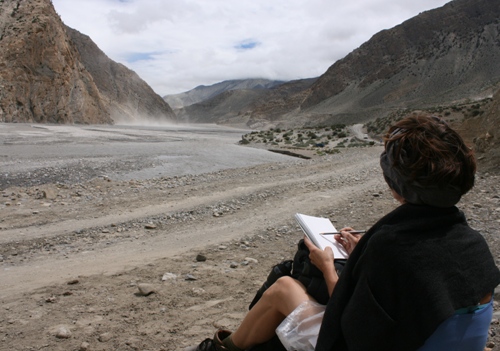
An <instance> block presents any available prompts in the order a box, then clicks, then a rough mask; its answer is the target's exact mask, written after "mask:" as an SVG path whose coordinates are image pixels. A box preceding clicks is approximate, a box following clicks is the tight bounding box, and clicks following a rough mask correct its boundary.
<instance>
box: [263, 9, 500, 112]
mask: <svg viewBox="0 0 500 351" xmlns="http://www.w3.org/2000/svg"><path fill="white" fill-rule="evenodd" d="M499 18H500V3H499V2H497V1H490V0H454V1H451V2H450V3H448V4H447V5H445V6H443V7H441V8H438V9H435V10H432V11H427V12H424V13H421V14H420V15H418V16H416V17H414V18H412V19H410V20H408V21H406V22H404V23H402V24H401V25H399V26H396V27H394V28H392V29H390V30H386V31H382V32H380V33H378V34H376V35H374V36H373V37H372V38H371V39H370V40H369V41H368V42H366V43H365V44H363V45H362V46H361V47H359V48H358V49H356V50H354V51H353V52H352V53H350V54H349V55H347V56H346V57H345V58H344V59H342V60H340V61H338V62H336V63H335V64H334V65H332V66H331V67H330V68H329V69H328V70H327V72H326V73H325V74H324V75H322V76H321V77H320V78H319V79H318V81H317V82H316V84H314V85H313V86H312V87H311V89H310V91H308V94H307V96H306V97H305V99H303V100H302V99H297V102H298V106H295V107H298V108H299V109H300V113H299V115H301V116H308V117H309V118H311V119H318V120H322V119H323V120H335V121H346V120H350V119H355V120H357V121H364V120H368V119H370V118H372V117H373V116H378V115H381V114H384V113H387V111H388V110H391V109H398V108H408V107H410V108H417V107H428V106H436V105H439V104H443V103H450V102H452V101H457V100H463V99H475V98H481V97H485V96H488V95H491V94H492V93H493V92H494V90H496V89H495V88H494V87H495V86H497V85H498V83H499V82H500V46H499V45H498V37H499V33H500V21H499ZM256 113H264V114H265V110H261V111H256Z"/></svg>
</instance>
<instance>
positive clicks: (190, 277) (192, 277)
mask: <svg viewBox="0 0 500 351" xmlns="http://www.w3.org/2000/svg"><path fill="white" fill-rule="evenodd" d="M186 280H198V279H197V278H196V277H194V276H193V275H191V274H186Z"/></svg>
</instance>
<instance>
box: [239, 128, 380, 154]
mask: <svg viewBox="0 0 500 351" xmlns="http://www.w3.org/2000/svg"><path fill="white" fill-rule="evenodd" d="M239 144H240V145H249V144H265V145H266V146H269V147H271V146H272V147H273V149H275V148H276V147H278V148H282V149H295V150H300V149H302V150H309V151H314V152H315V153H316V155H320V156H321V155H328V154H334V153H337V152H340V151H339V150H340V148H343V147H368V146H373V145H375V142H374V141H369V140H359V139H357V138H355V137H353V136H352V135H351V132H350V130H349V128H347V126H346V125H345V124H334V125H330V126H318V127H304V128H295V129H289V130H285V129H282V128H274V129H270V130H266V131H252V132H250V133H248V134H245V135H243V136H242V137H241V140H240V142H239Z"/></svg>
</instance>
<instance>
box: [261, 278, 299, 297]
mask: <svg viewBox="0 0 500 351" xmlns="http://www.w3.org/2000/svg"><path fill="white" fill-rule="evenodd" d="M296 285H297V281H296V280H295V279H293V278H292V277H288V276H284V277H280V278H279V279H278V280H276V282H274V284H273V285H271V286H270V287H269V289H267V290H266V291H265V292H264V296H265V297H266V298H267V299H268V300H270V301H276V300H282V299H285V298H286V296H287V295H288V294H289V293H290V292H292V291H293V289H294V288H295V286H296Z"/></svg>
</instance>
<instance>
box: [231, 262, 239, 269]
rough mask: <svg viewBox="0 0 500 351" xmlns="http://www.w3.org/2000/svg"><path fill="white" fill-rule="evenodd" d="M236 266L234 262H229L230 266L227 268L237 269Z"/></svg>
mask: <svg viewBox="0 0 500 351" xmlns="http://www.w3.org/2000/svg"><path fill="white" fill-rule="evenodd" d="M238 266H239V265H238V264H237V263H236V262H231V264H230V265H229V267H231V268H238Z"/></svg>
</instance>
